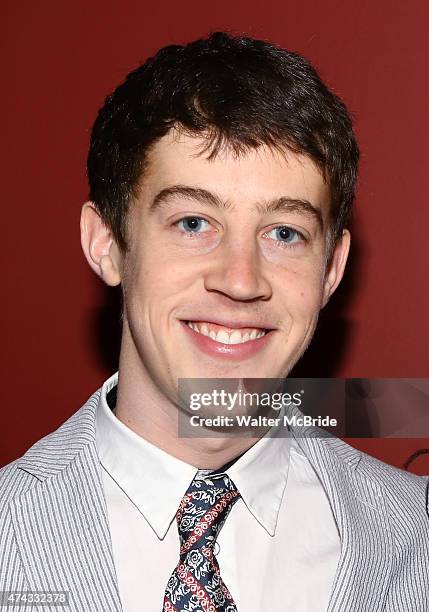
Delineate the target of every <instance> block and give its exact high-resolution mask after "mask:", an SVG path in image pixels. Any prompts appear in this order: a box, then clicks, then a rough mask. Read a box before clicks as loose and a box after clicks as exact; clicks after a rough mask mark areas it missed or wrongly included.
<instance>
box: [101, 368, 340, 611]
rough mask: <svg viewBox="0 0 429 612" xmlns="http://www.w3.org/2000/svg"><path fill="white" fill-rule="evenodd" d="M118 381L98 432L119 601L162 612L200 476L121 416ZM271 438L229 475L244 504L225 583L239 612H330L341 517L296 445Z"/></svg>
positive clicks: (238, 506)
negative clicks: (115, 401)
mask: <svg viewBox="0 0 429 612" xmlns="http://www.w3.org/2000/svg"><path fill="white" fill-rule="evenodd" d="M117 378H118V377H117V374H115V375H114V376H112V377H111V378H109V379H108V380H107V381H106V382H105V384H104V385H103V389H102V394H101V401H100V402H99V405H98V408H97V425H96V427H97V448H98V454H99V458H100V462H101V465H102V468H103V469H102V474H103V484H104V491H105V496H106V502H107V512H108V520H109V526H110V533H111V537H112V548H113V558H114V562H115V567H116V572H117V577H118V584H119V593H120V597H121V601H122V605H123V611H124V612H142V611H143V610H144V612H161V610H162V605H163V600H164V591H165V587H166V584H167V581H168V579H169V578H170V575H171V573H172V571H173V569H174V568H175V567H176V565H177V562H178V560H179V534H178V530H177V525H176V521H175V514H176V511H177V508H178V507H179V504H180V501H181V500H182V497H183V496H184V494H185V492H186V491H187V489H188V486H189V485H190V483H191V481H192V479H193V478H194V476H195V474H196V473H197V471H198V470H196V468H195V467H193V466H191V465H189V464H187V463H184V462H183V461H180V460H179V459H177V458H175V457H172V456H171V455H169V454H168V453H166V452H164V451H163V450H161V449H159V448H157V447H156V446H154V445H153V444H151V443H149V442H147V441H146V440H144V439H143V438H142V437H140V436H139V435H138V434H136V433H135V432H133V431H132V430H131V429H130V428H129V427H127V426H126V425H124V424H123V423H122V422H121V421H120V420H119V419H118V418H116V416H115V414H114V412H113V411H112V410H111V409H110V408H109V405H108V403H107V400H106V394H107V393H108V392H109V391H110V390H111V389H112V388H113V387H114V386H115V385H116V384H117ZM282 432H284V430H282ZM270 433H271V436H272V437H269V436H267V435H266V436H264V437H263V438H261V439H260V440H259V441H258V442H257V443H256V444H255V445H254V446H252V447H251V448H250V449H249V450H248V451H246V452H245V453H244V454H243V455H242V456H241V457H240V458H239V459H237V461H235V463H233V464H232V466H231V467H229V468H228V469H227V470H225V472H226V473H227V474H228V475H229V476H230V478H231V479H232V481H233V482H234V483H235V485H236V487H237V489H238V491H239V492H240V495H241V497H240V499H239V500H238V501H237V502H236V503H235V504H234V506H233V507H232V510H231V512H230V514H229V515H228V518H227V520H226V522H225V525H224V526H223V528H222V530H221V532H220V534H219V536H218V538H217V543H216V546H215V549H214V551H215V554H216V557H217V560H218V562H219V566H220V571H221V576H222V579H223V581H224V583H225V584H226V586H227V587H228V589H229V591H230V592H231V594H232V596H233V598H234V601H235V603H236V606H237V609H238V612H326V609H327V606H328V602H329V598H330V593H331V589H332V584H333V580H334V574H335V570H336V568H337V565H338V560H339V556H340V546H341V543H340V538H339V534H338V529H337V526H336V523H335V519H334V516H333V514H332V511H331V508H330V505H329V502H328V499H327V497H326V494H325V491H324V489H323V487H322V485H321V483H320V481H319V479H318V477H317V475H316V473H315V471H314V469H313V467H312V466H311V465H310V462H309V461H308V459H307V458H306V457H305V455H304V454H303V453H302V451H301V449H300V448H299V446H298V445H297V443H296V441H295V440H294V438H293V437H290V438H284V437H280V436H276V430H273V431H271V432H270ZM282 435H284V433H282Z"/></svg>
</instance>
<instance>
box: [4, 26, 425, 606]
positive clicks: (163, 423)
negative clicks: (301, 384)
mask: <svg viewBox="0 0 429 612" xmlns="http://www.w3.org/2000/svg"><path fill="white" fill-rule="evenodd" d="M357 163H358V148H357V145H356V142H355V138H354V135H353V132H352V127H351V121H350V118H349V115H348V113H347V111H346V109H345V107H344V105H343V104H342V102H341V101H340V100H339V99H338V98H337V97H336V96H335V95H334V94H333V93H332V92H330V91H329V90H328V89H327V88H326V86H325V85H324V84H323V83H322V82H321V81H320V78H319V77H318V75H317V73H316V72H315V71H314V69H313V68H311V67H310V66H309V64H308V63H307V62H306V61H305V60H304V59H303V58H302V57H300V56H298V55H296V54H293V53H290V52H288V51H285V50H283V49H280V48H278V47H276V46H274V45H271V44H268V43H265V42H262V41H257V40H252V39H247V38H233V37H230V36H228V35H226V34H222V33H217V34H214V35H212V36H211V37H210V38H208V39H206V40H200V41H196V42H193V43H190V44H188V45H186V46H184V47H182V46H171V47H167V48H164V49H161V50H160V51H159V52H158V53H157V54H156V56H155V57H154V58H151V59H149V60H148V61H147V62H146V63H145V64H144V65H143V66H141V67H140V68H138V69H137V70H135V71H134V72H132V73H131V74H130V75H128V77H127V79H126V81H125V82H124V83H123V84H122V85H120V86H119V87H118V88H117V89H116V91H115V92H114V93H113V94H112V95H111V96H109V97H108V98H107V100H106V102H105V105H104V106H103V108H102V109H101V111H100V113H99V116H98V118H97V120H96V122H95V125H94V129H93V133H92V139H91V147H90V153H89V159H88V175H89V182H90V201H89V202H87V203H86V204H85V205H84V207H83V210H82V221H81V230H82V246H83V250H84V253H85V256H86V258H87V260H88V262H89V264H90V266H91V267H92V269H93V270H94V271H95V272H96V274H98V275H99V276H100V277H101V278H102V279H103V280H104V281H105V282H106V283H107V284H108V285H117V284H119V283H121V285H122V290H123V334H122V344H121V353H120V365H119V375H114V376H113V377H112V378H110V379H109V380H108V381H107V382H106V383H105V384H104V385H103V387H102V389H101V390H99V391H97V392H96V393H95V394H94V395H93V396H92V397H91V398H90V399H89V401H88V403H87V404H86V405H85V406H83V407H82V408H81V409H80V410H79V411H78V412H77V413H76V414H74V415H73V416H72V417H71V418H70V419H69V420H68V421H67V422H66V423H65V424H64V425H63V426H62V427H60V428H59V429H58V430H57V431H55V432H54V433H52V434H50V435H49V436H47V437H46V438H44V439H43V440H41V441H39V442H38V443H37V444H35V445H34V446H33V447H32V448H31V449H30V450H29V451H28V452H27V453H26V454H25V455H24V456H23V457H22V458H20V459H18V460H17V461H15V462H14V463H12V464H10V465H9V466H7V467H6V468H4V469H3V470H2V472H1V483H2V484H1V500H2V501H1V504H2V505H1V506H0V508H1V514H0V517H1V523H0V542H1V548H0V561H1V563H0V588H1V589H3V590H7V591H45V592H48V595H49V594H50V596H53V593H54V592H59V591H61V592H67V593H68V597H69V600H68V606H69V607H68V608H67V609H69V610H72V611H73V612H87V611H94V612H100V611H103V612H104V611H107V610H109V612H110V611H112V610H115V611H119V610H124V611H126V612H137V611H141V610H144V611H145V612H146V611H148V612H152V611H154V612H155V611H156V610H163V611H167V610H172V611H179V612H182V611H191V610H192V611H194V612H200V611H203V610H204V611H207V610H211V611H218V610H220V611H223V612H235V611H236V610H238V611H240V612H268V611H269V612H286V611H288V612H289V611H290V612H291V611H292V610H293V611H294V612H297V611H300V612H304V611H305V612H310V611H311V612H322V611H325V610H329V611H330V612H334V611H335V612H340V611H341V612H358V611H360V612H368V611H371V612H381V611H382V610H383V611H385V612H405V611H409V612H411V611H412V612H425V611H427V610H428V609H429V593H428V580H427V573H428V568H429V544H428V541H429V540H428V525H429V522H428V516H427V510H426V501H425V491H426V480H425V479H424V478H421V477H417V476H413V475H411V474H408V473H405V472H402V471H400V470H397V469H394V468H392V467H390V466H388V465H385V464H383V463H381V462H379V461H376V460H375V459H372V458H371V457H369V456H366V455H364V454H362V453H360V452H358V451H357V450H355V449H353V448H351V447H350V446H348V445H347V444H345V443H343V442H342V441H340V440H338V439H335V438H332V437H322V436H318V435H317V431H316V430H313V431H310V432H309V434H308V435H307V436H305V435H303V434H302V432H299V431H298V429H294V428H292V431H291V435H290V436H289V437H287V438H285V437H282V436H281V435H279V433H278V431H277V430H276V429H275V428H274V429H273V430H271V431H270V432H269V434H270V435H264V436H260V437H259V438H258V437H251V436H240V435H236V436H226V435H216V436H207V437H201V436H194V437H186V438H185V437H181V436H179V435H178V420H179V414H180V415H182V417H183V415H185V416H186V415H187V412H186V408H183V405H182V402H181V399H182V398H181V397H180V389H179V386H180V385H179V381H180V380H182V379H226V378H237V379H249V378H260V379H269V378H284V377H286V376H287V375H288V373H289V372H290V370H291V368H292V367H293V365H294V364H295V363H296V361H297V360H298V359H299V358H300V356H301V355H302V354H303V352H304V351H305V349H306V347H307V346H308V344H309V342H310V340H311V337H312V335H313V332H314V330H315V327H316V323H317V318H318V314H319V311H320V310H321V308H323V306H324V305H325V304H326V303H327V301H328V300H329V298H330V296H331V295H332V293H333V292H334V291H335V289H336V287H337V286H338V284H339V282H340V280H341V278H342V275H343V272H344V267H345V265H346V260H347V255H348V251H349V245H350V234H349V231H348V230H347V220H348V217H349V213H350V207H351V204H352V201H353V197H354V187H355V179H356V172H357ZM54 594H55V593H54ZM45 596H46V593H45ZM9 609H15V608H14V607H13V606H11V607H10V608H9ZM43 609H45V608H43ZM46 609H47V608H46Z"/></svg>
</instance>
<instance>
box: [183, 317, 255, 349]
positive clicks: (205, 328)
mask: <svg viewBox="0 0 429 612" xmlns="http://www.w3.org/2000/svg"><path fill="white" fill-rule="evenodd" d="M187 325H188V327H190V328H191V329H193V330H194V331H195V332H197V333H198V334H202V335H203V336H207V337H208V338H211V339H212V340H214V341H215V342H220V343H222V344H243V343H245V342H249V341H251V340H256V339H258V338H262V336H265V334H266V330H264V329H259V328H254V327H253V328H252V327H243V328H240V329H231V328H230V329H228V328H225V327H223V326H222V325H217V324H216V323H209V322H201V321H199V322H193V321H187Z"/></svg>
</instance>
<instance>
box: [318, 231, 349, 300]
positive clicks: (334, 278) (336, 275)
mask: <svg viewBox="0 0 429 612" xmlns="http://www.w3.org/2000/svg"><path fill="white" fill-rule="evenodd" d="M350 241H351V236H350V232H349V231H348V230H344V231H343V235H342V237H341V239H340V240H338V242H337V243H336V245H335V247H334V251H333V253H332V256H331V259H330V261H329V263H328V266H327V269H326V274H325V282H324V288H323V300H322V308H324V307H325V306H326V304H327V303H328V300H329V298H330V297H331V295H332V294H333V293H334V291H335V289H336V288H337V287H338V285H339V284H340V282H341V279H342V278H343V274H344V269H345V267H346V263H347V258H348V255H349V251H350Z"/></svg>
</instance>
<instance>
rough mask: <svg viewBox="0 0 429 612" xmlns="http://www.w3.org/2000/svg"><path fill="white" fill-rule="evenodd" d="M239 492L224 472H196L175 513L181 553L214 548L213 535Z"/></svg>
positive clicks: (220, 526) (214, 539) (221, 524)
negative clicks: (204, 473)
mask: <svg viewBox="0 0 429 612" xmlns="http://www.w3.org/2000/svg"><path fill="white" fill-rule="evenodd" d="M239 496H240V494H239V492H238V491H237V487H236V486H235V484H234V483H233V482H232V480H231V479H230V477H229V476H228V475H227V474H224V473H220V474H216V473H210V474H207V475H201V474H197V475H196V477H195V478H194V480H193V481H192V482H191V484H190V486H189V488H188V490H187V491H186V493H185V495H184V497H183V499H182V501H181V503H180V506H179V509H178V511H177V514H176V519H177V525H178V529H179V536H180V554H181V556H183V555H185V556H186V555H188V553H189V551H191V550H199V549H203V548H204V547H209V548H213V546H214V543H215V541H216V538H217V536H218V534H219V532H220V530H221V528H222V526H223V524H224V522H225V520H226V518H227V516H228V514H229V512H230V510H231V508H232V506H233V505H234V503H235V502H236V501H237V499H238V498H239Z"/></svg>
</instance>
